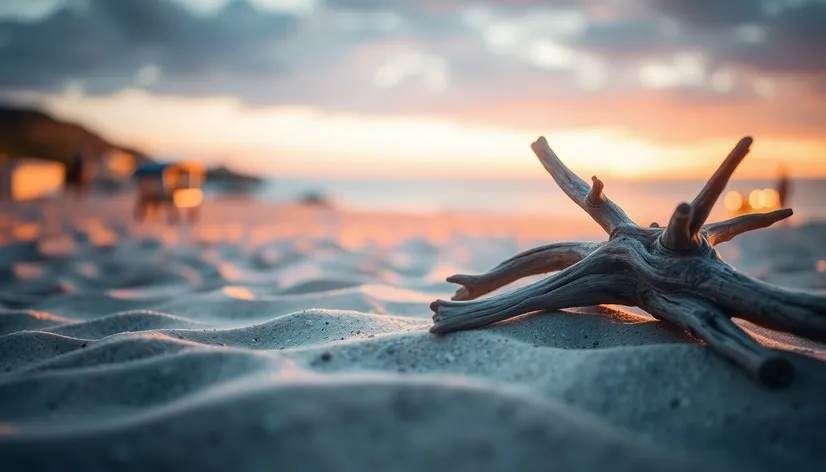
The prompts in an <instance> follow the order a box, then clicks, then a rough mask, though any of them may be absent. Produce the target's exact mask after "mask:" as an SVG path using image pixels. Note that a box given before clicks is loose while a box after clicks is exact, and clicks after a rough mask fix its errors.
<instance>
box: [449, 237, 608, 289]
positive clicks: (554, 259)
mask: <svg viewBox="0 0 826 472" xmlns="http://www.w3.org/2000/svg"><path fill="white" fill-rule="evenodd" d="M599 246H600V244H598V243H557V244H549V245H547V246H541V247H538V248H534V249H531V250H529V251H525V252H523V253H521V254H518V255H516V256H514V257H511V258H510V259H508V260H506V261H505V262H502V263H501V264H499V265H498V266H496V267H494V268H493V269H492V270H491V271H490V272H487V273H485V274H482V275H464V274H457V275H453V276H450V277H448V279H447V281H448V282H451V283H457V284H459V285H462V287H461V288H459V290H457V291H456V295H454V296H453V300H472V299H474V298H477V297H480V296H482V295H485V294H487V293H490V292H492V291H494V290H496V289H498V288H500V287H504V286H505V285H507V284H509V283H511V282H515V281H517V280H519V279H521V278H523V277H527V276H529V275H538V274H547V273H548V272H554V271H557V270H562V269H564V268H566V267H569V266H572V265H574V264H576V263H577V262H579V261H581V260H582V259H584V258H585V257H586V256H587V255H588V254H591V253H592V252H594V251H595V250H596V249H597V248H598V247H599Z"/></svg>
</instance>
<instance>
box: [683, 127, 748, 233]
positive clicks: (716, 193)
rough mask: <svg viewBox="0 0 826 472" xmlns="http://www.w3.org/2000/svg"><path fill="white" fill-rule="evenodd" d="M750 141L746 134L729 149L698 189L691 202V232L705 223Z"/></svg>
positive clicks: (746, 152) (698, 229) (695, 231)
mask: <svg viewBox="0 0 826 472" xmlns="http://www.w3.org/2000/svg"><path fill="white" fill-rule="evenodd" d="M751 143H752V139H751V138H750V137H748V136H747V137H745V138H743V139H741V140H740V142H739V143H737V146H735V147H734V149H732V150H731V152H730V153H729V155H728V157H726V159H725V160H724V161H723V163H722V164H720V167H719V168H718V169H717V172H715V173H714V175H712V176H711V178H710V179H708V183H706V185H705V187H703V189H702V190H700V193H699V194H698V195H697V197H696V198H695V199H694V201H693V202H691V209H692V212H691V225H690V231H691V233H692V234H694V233H697V232H698V231H700V228H701V227H702V226H703V224H705V222H706V220H707V219H708V215H710V214H711V209H712V208H713V207H714V204H715V203H716V202H717V199H718V198H720V195H721V194H722V193H723V190H725V189H726V185H727V184H728V181H729V179H730V178H731V175H732V174H734V171H735V169H737V166H739V165H740V163H741V162H742V161H743V159H744V158H745V157H746V154H748V153H749V147H750V146H751Z"/></svg>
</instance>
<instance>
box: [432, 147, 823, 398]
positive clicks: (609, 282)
mask: <svg viewBox="0 0 826 472" xmlns="http://www.w3.org/2000/svg"><path fill="white" fill-rule="evenodd" d="M751 143H752V140H751V138H744V139H742V140H741V141H740V142H739V143H738V144H737V146H736V147H735V148H734V150H733V151H732V152H731V153H730V154H729V156H728V157H727V158H726V160H725V161H724V162H723V164H722V165H721V166H720V168H719V169H718V170H717V172H716V173H715V174H714V176H713V177H711V179H710V180H709V181H708V183H707V184H706V186H705V187H704V188H703V189H702V191H700V194H699V195H698V196H697V198H695V199H694V201H693V202H692V203H691V204H688V203H683V204H680V205H679V206H678V207H677V209H676V210H675V211H674V215H673V216H672V217H671V221H670V222H669V223H668V226H667V227H665V228H662V227H660V226H659V225H657V224H656V223H652V224H651V225H650V226H649V227H642V226H639V225H637V224H635V223H634V222H633V221H631V219H630V218H629V217H628V216H627V215H626V214H625V212H624V211H623V210H622V209H621V208H620V207H619V206H617V205H616V204H615V203H613V202H612V201H611V200H609V199H608V198H607V197H606V196H605V194H604V193H603V189H604V185H603V183H602V182H601V181H600V180H599V179H597V178H596V177H594V178H593V184H592V185H590V186H589V185H588V184H587V183H586V182H584V181H583V180H582V179H580V178H579V177H578V176H577V175H576V174H574V173H573V172H571V170H570V169H568V168H567V167H566V166H565V165H564V164H563V163H562V161H560V160H559V158H558V157H557V156H556V154H554V152H553V151H552V150H551V148H550V147H548V143H547V142H546V141H545V138H539V140H537V141H536V142H535V143H533V145H532V148H533V151H534V152H535V153H536V155H537V156H538V157H539V160H540V161H541V162H542V165H543V166H544V167H545V169H546V170H547V171H548V172H549V173H550V174H551V176H552V177H553V178H554V180H555V181H556V183H557V184H558V185H559V186H560V187H561V188H562V190H563V191H564V192H565V193H566V194H567V195H568V196H569V197H570V198H571V199H572V200H573V201H574V202H576V204H578V205H579V206H580V207H581V208H582V209H583V210H585V212H587V213H588V214H589V215H591V217H592V218H593V219H594V220H595V221H596V222H597V223H598V224H599V225H600V226H602V228H603V229H604V230H605V232H606V233H608V234H609V235H610V236H609V238H608V241H607V242H604V243H584V242H583V243H561V244H551V245H548V246H543V247H540V248H536V249H533V250H530V251H526V252H524V253H522V254H519V255H517V256H515V257H513V258H511V259H509V260H507V261H505V262H503V263H501V264H500V265H498V266H497V267H495V268H494V269H492V270H491V271H489V272H488V273H485V274H482V275H454V276H451V277H448V279H447V280H448V281H449V282H453V283H457V284H459V285H461V286H462V287H461V288H459V289H458V290H457V292H456V295H455V296H454V297H453V300H452V301H445V300H436V301H435V302H433V303H432V304H431V306H430V307H431V309H432V310H433V312H434V315H433V321H434V325H433V326H432V327H431V329H430V331H431V332H433V333H448V332H451V331H458V330H464V329H472V328H478V327H481V326H485V325H488V324H491V323H495V322H497V321H502V320H505V319H507V318H511V317H514V316H517V315H521V314H524V313H528V312H532V311H537V310H558V309H562V308H570V307H581V306H590V305H599V304H621V305H626V306H637V307H640V308H642V309H643V310H645V311H647V312H648V313H650V314H651V315H653V316H654V317H655V318H657V319H661V320H667V321H670V322H672V323H674V324H676V325H678V326H680V327H682V328H683V329H685V330H687V331H689V332H690V333H691V334H692V335H693V336H695V337H697V338H700V339H702V340H703V341H705V342H706V343H707V344H708V346H709V347H710V348H711V349H713V350H715V351H717V352H718V353H719V354H721V355H723V356H725V357H727V358H728V359H730V360H732V361H734V362H735V363H737V364H739V365H740V366H742V367H743V368H744V369H745V370H746V371H748V372H749V374H751V375H752V376H754V377H755V378H756V379H757V380H759V381H760V382H761V383H762V384H763V385H766V386H768V387H772V388H780V387H785V386H788V385H789V384H791V383H792V381H793V379H794V368H793V366H792V364H791V362H790V361H789V360H788V359H786V358H785V357H783V356H782V355H781V353H780V352H779V351H775V350H772V349H769V348H767V347H765V346H763V345H762V344H760V343H759V342H757V341H756V340H755V339H754V338H752V337H751V336H749V335H748V334H747V333H746V332H744V331H743V330H741V329H740V328H739V327H738V326H737V325H736V324H735V323H734V322H733V321H732V320H731V317H732V316H736V317H738V318H742V319H745V320H748V321H751V322H752V323H755V324H758V325H761V326H764V327H767V328H770V329H774V330H779V331H785V332H788V333H793V334H795V335H800V336H803V337H806V338H809V339H813V340H816V341H826V298H824V297H821V296H817V295H814V294H811V293H806V292H798V291H792V290H787V289H785V288H781V287H777V286H773V285H770V284H767V283H764V282H761V281H759V280H755V279H752V278H750V277H748V276H746V275H744V274H741V273H739V272H737V271H736V270H734V269H733V268H732V267H731V266H729V265H728V264H726V263H725V262H724V261H723V260H722V259H721V258H720V256H719V254H718V253H717V251H716V250H715V249H714V247H713V246H714V245H717V244H720V243H723V242H726V241H729V240H731V239H732V238H734V237H735V236H737V235H739V234H742V233H744V232H746V231H752V230H755V229H760V228H765V227H768V226H771V225H772V224H774V223H776V222H778V221H780V220H783V219H785V218H788V217H789V216H791V215H792V211H791V210H788V209H784V210H779V211H775V212H771V213H766V214H751V215H745V216H740V217H737V218H734V219H730V220H727V221H723V222H720V223H711V224H705V222H706V219H707V218H708V216H709V214H710V213H711V209H712V207H713V205H714V204H715V202H716V201H717V199H718V198H719V196H720V194H721V193H722V192H723V190H724V188H725V186H726V184H727V183H728V180H729V178H730V177H731V175H732V173H733V172H734V170H735V169H736V168H737V166H738V164H739V163H740V162H741V161H742V160H743V158H744V157H745V156H746V154H747V153H748V151H749V146H750V145H751ZM552 271H559V272H557V273H556V274H553V275H550V276H548V277H547V278H545V279H544V280H541V281H539V282H536V283H533V284H531V285H528V286H525V287H522V288H519V289H517V290H514V291H512V292H510V293H503V294H501V295H497V296H492V297H489V298H485V299H480V300H475V299H476V298H477V297H480V296H482V295H484V294H487V293H489V292H492V291H494V290H496V289H498V288H500V287H503V286H505V285H507V284H509V283H511V282H513V281H515V280H517V279H519V278H521V277H525V276H528V275H535V274H542V273H547V272H552Z"/></svg>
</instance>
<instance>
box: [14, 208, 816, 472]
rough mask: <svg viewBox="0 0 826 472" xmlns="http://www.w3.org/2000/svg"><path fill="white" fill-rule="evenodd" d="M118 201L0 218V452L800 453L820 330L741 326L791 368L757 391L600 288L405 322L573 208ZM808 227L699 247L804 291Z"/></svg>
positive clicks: (811, 237) (208, 457) (138, 456)
mask: <svg viewBox="0 0 826 472" xmlns="http://www.w3.org/2000/svg"><path fill="white" fill-rule="evenodd" d="M130 204H131V201H130V200H129V198H128V196H124V197H117V198H108V199H105V200H100V201H94V202H86V203H82V204H80V203H78V204H75V203H72V202H46V203H42V204H31V205H26V206H20V205H18V206H14V207H11V206H8V205H6V206H5V207H4V209H3V212H2V215H0V244H2V246H0V306H1V307H2V308H1V309H0V463H2V464H3V465H2V467H0V468H2V470H3V471H16V470H88V471H92V470H107V471H108V470H190V469H191V470H227V469H232V470H280V469H284V468H286V469H287V470H343V471H357V470H425V469H426V470H451V471H461V470H469V471H480V470H542V471H546V470H702V471H711V470H778V471H779V470H813V471H814V470H826V402H824V400H823V399H824V398H826V363H824V362H823V360H822V359H826V348H825V347H824V346H822V345H818V344H815V343H812V342H808V341H805V340H800V339H797V338H795V337H792V336H788V335H783V334H779V333H773V332H770V331H767V330H762V329H756V328H754V333H755V336H757V337H758V339H761V340H762V341H764V342H766V343H768V344H771V345H774V346H776V347H778V348H782V349H786V350H788V351H790V352H789V356H790V358H791V359H792V361H793V363H794V364H795V367H796V368H797V372H798V376H797V381H796V383H795V384H794V385H793V386H792V387H791V388H788V389H785V390H781V391H772V390H767V389H765V388H763V387H761V386H759V385H757V384H755V383H754V382H753V381H752V380H751V379H750V378H749V377H747V376H746V375H745V374H744V373H743V372H741V371H740V370H739V369H738V368H737V367H735V366H733V365H731V364H730V363H728V362H727V361H725V360H723V359H721V358H720V357H718V356H716V355H715V354H714V353H712V352H710V351H709V350H708V349H707V348H706V347H705V346H702V345H698V344H697V343H696V341H694V340H692V339H691V338H689V337H688V336H687V335H685V333H682V332H680V331H679V330H676V329H673V328H670V327H669V326H668V325H666V324H664V323H660V322H656V321H654V320H653V319H651V318H650V317H647V316H645V315H644V314H643V313H641V312H639V311H635V310H631V309H628V308H624V307H590V308H582V309H571V310H565V311H559V312H553V313H536V314H530V315H526V316H523V317H519V318H517V319H514V320H511V321H509V322H505V323H501V324H499V325H496V326H492V327H490V328H487V329H482V330H476V331H468V332H461V333H455V334H451V335H446V336H440V337H437V336H434V335H431V334H429V333H428V331H427V330H428V328H429V326H430V324H431V321H430V316H431V313H430V311H429V309H428V304H429V303H430V301H432V300H434V299H436V298H444V297H448V296H449V295H450V294H451V293H452V291H453V290H454V287H453V286H452V285H451V284H448V283H446V282H444V278H445V277H446V276H447V275H450V274H452V273H455V272H468V271H470V272H474V271H483V270H486V269H488V268H489V267H491V266H492V265H494V264H495V263H497V262H499V261H500V260H503V259H505V258H507V257H509V256H511V255H513V254H515V253H516V252H518V251H520V250H523V249H526V248H528V247H531V246H534V245H538V244H543V243H548V242H552V241H558V240H570V239H588V240H597V239H599V238H601V237H602V236H601V235H600V234H599V233H598V231H599V230H598V228H597V227H596V226H595V225H594V226H593V227H582V226H581V225H575V224H570V223H568V222H562V221H554V220H553V219H552V217H551V215H549V218H548V220H547V221H544V220H543V221H537V220H530V219H520V218H516V217H514V218H509V219H504V218H497V219H493V218H490V217H482V216H470V215H420V216H405V215H388V214H382V215H379V214H372V215H368V214H359V213H353V212H345V211H338V210H330V209H319V208H316V209H314V208H302V207H294V206H276V205H266V204H263V203H255V202H250V201H245V200H242V199H236V200H232V199H221V200H217V201H213V202H210V204H209V206H208V207H207V208H205V211H204V215H203V219H202V221H201V222H200V223H199V224H197V225H195V226H185V225H182V226H178V227H173V226H169V225H166V224H164V223H163V222H149V223H144V224H141V225H138V224H134V223H132V222H131V221H130V220H129V215H130V211H131V208H130ZM824 247H826V225H817V224H808V225H804V226H790V227H784V228H778V229H772V230H768V231H763V232H761V233H755V234H751V235H748V236H745V237H741V238H740V239H738V240H736V241H734V242H731V243H728V244H726V245H724V246H721V247H720V252H721V254H722V255H723V256H724V257H725V258H726V259H728V260H729V261H730V262H732V263H733V264H734V265H735V266H736V267H737V268H738V269H740V270H743V271H745V272H747V273H749V274H751V275H753V276H756V277H760V278H762V279H764V280H767V281H769V282H772V283H778V284H783V285H789V286H793V287H797V288H804V289H810V290H824V289H826V274H824V273H823V272H819V271H818V264H817V261H818V260H820V259H826V253H824V252H823V251H824ZM821 269H822V267H821ZM535 279H536V278H532V279H529V280H527V281H525V282H523V283H527V282H529V281H530V280H535ZM744 326H746V325H745V324H744ZM750 328H753V327H750Z"/></svg>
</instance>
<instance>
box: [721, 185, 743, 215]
mask: <svg viewBox="0 0 826 472" xmlns="http://www.w3.org/2000/svg"><path fill="white" fill-rule="evenodd" d="M723 203H724V204H725V205H726V208H727V209H728V210H729V211H737V210H739V209H740V208H741V207H742V206H743V197H742V196H741V195H740V193H739V192H737V191H735V190H731V191H729V193H727V194H726V197H725V199H724V200H723Z"/></svg>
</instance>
